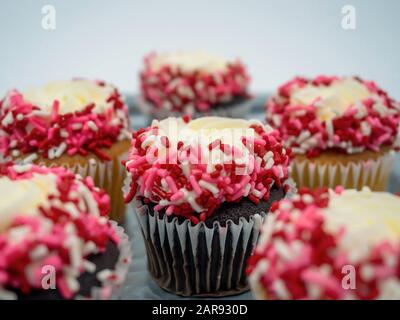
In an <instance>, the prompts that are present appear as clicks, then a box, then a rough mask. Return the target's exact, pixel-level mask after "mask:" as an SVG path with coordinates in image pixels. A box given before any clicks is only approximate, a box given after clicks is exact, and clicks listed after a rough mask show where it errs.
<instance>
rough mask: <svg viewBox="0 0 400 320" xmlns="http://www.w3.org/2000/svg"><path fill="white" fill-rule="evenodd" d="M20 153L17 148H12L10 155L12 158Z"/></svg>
mask: <svg viewBox="0 0 400 320" xmlns="http://www.w3.org/2000/svg"><path fill="white" fill-rule="evenodd" d="M20 154H21V153H20V152H19V151H18V150H13V151H12V152H11V155H12V156H13V157H14V158H16V157H19V155H20Z"/></svg>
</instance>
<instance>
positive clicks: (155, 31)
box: [0, 0, 400, 98]
mask: <svg viewBox="0 0 400 320" xmlns="http://www.w3.org/2000/svg"><path fill="white" fill-rule="evenodd" d="M0 3H1V4H0V41H1V42H0V58H1V59H0V94H1V95H3V94H4V93H5V91H6V90H8V89H10V88H20V89H24V88H25V87H27V86H30V85H40V84H42V83H44V82H46V81H50V80H57V79H67V78H71V77H77V76H84V77H90V78H101V79H104V80H107V81H110V82H113V83H114V84H116V85H117V86H119V87H120V88H121V89H122V90H123V91H125V92H126V91H128V92H137V89H138V81H137V73H138V70H139V68H140V66H141V63H142V58H143V55H144V54H146V53H147V52H149V51H152V50H158V51H173V50H176V49H204V50H209V51H212V52H216V53H219V54H222V55H226V56H228V57H232V58H235V57H240V58H241V59H242V60H243V61H244V62H245V63H246V64H247V65H248V67H249V69H250V73H251V75H252V78H253V83H252V88H253V90H254V91H255V92H262V91H270V90H274V89H275V88H276V86H278V85H279V84H280V83H282V82H283V81H285V80H288V79H289V78H291V77H293V76H294V75H298V74H300V75H310V76H311V75H316V74H320V73H325V74H339V75H352V74H357V75H360V76H362V77H364V78H366V79H373V80H376V81H377V83H378V84H379V85H381V86H382V87H383V88H385V89H387V90H388V91H389V93H390V94H391V95H393V96H394V97H396V98H400V62H399V49H400V41H399V38H400V37H399V34H400V19H399V13H400V1H398V0H383V1H378V0H353V1H350V0H348V1H342V0H301V1H300V0H279V1H278V0H276V1H272V0H271V1H261V0H259V1H255V0H246V1H243V0H242V1H238V0H223V1H218V0H201V1H188V0H187V1H183V0H182V1H177V0H169V1H161V0H160V1H153V0H142V1H127V0H113V1H111V0H80V1H78V0H68V1H67V0H47V1H42V0H0ZM45 4H51V5H54V6H55V8H56V19H57V20H56V21H57V28H56V30H54V31H46V30H44V29H43V28H42V27H41V19H42V14H41V8H42V6H43V5H45ZM346 4H352V5H354V6H355V8H356V13H357V29H356V30H351V31H348V30H347V31H346V30H343V29H342V27H341V19H342V13H341V9H342V6H343V5H346Z"/></svg>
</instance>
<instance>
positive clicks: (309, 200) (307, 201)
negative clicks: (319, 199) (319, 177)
mask: <svg viewBox="0 0 400 320" xmlns="http://www.w3.org/2000/svg"><path fill="white" fill-rule="evenodd" d="M302 199H303V202H304V203H305V204H310V203H312V202H313V197H312V196H311V195H310V194H303V196H302Z"/></svg>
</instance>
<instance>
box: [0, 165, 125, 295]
mask: <svg viewBox="0 0 400 320" xmlns="http://www.w3.org/2000/svg"><path fill="white" fill-rule="evenodd" d="M109 209H110V201H109V196H108V195H107V194H106V193H105V192H104V191H101V190H99V189H98V188H97V187H95V186H94V184H93V181H92V179H91V178H90V177H89V178H86V179H82V178H78V177H77V176H75V175H74V174H73V173H71V172H69V171H67V170H65V169H63V168H46V167H40V166H35V165H13V164H11V163H8V164H0V216H1V221H0V261H1V263H0V298H1V299H78V298H81V299H110V298H115V297H117V296H118V291H119V289H120V287H121V284H122V283H123V281H124V280H125V277H126V274H127V271H128V266H129V261H130V248H129V241H128V238H127V236H126V235H125V234H124V232H123V230H122V228H121V227H118V226H117V224H116V222H111V221H110V220H109V219H108V217H107V214H108V211H109Z"/></svg>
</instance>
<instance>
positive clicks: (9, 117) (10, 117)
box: [1, 112, 14, 127]
mask: <svg viewBox="0 0 400 320" xmlns="http://www.w3.org/2000/svg"><path fill="white" fill-rule="evenodd" d="M13 121H14V117H13V114H12V112H9V113H7V115H6V116H5V117H4V119H3V121H2V122H1V124H2V125H3V127H7V126H8V125H10V124H11V123H13Z"/></svg>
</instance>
